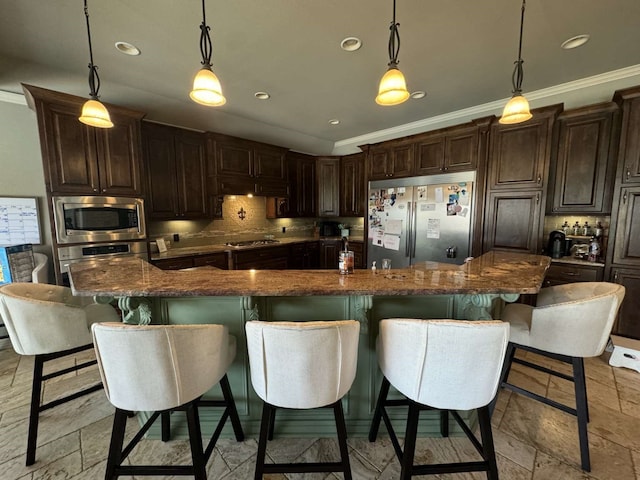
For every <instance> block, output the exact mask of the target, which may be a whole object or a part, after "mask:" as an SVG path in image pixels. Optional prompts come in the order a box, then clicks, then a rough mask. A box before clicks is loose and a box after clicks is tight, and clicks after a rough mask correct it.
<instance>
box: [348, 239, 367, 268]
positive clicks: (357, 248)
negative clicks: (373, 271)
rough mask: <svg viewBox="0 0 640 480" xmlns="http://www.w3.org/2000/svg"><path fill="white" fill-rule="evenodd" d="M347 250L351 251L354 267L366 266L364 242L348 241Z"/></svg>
mask: <svg viewBox="0 0 640 480" xmlns="http://www.w3.org/2000/svg"><path fill="white" fill-rule="evenodd" d="M349 250H352V251H353V266H354V267H355V268H367V266H366V265H365V263H366V260H365V258H364V242H349Z"/></svg>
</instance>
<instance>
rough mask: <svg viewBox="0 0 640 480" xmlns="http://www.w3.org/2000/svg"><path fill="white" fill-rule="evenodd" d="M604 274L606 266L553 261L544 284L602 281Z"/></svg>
mask: <svg viewBox="0 0 640 480" xmlns="http://www.w3.org/2000/svg"><path fill="white" fill-rule="evenodd" d="M603 274H604V267H601V266H597V265H577V264H568V263H552V264H551V266H550V267H549V270H547V274H546V275H545V277H544V282H543V286H545V287H551V286H553V285H562V284H565V283H574V282H600V281H602V279H603Z"/></svg>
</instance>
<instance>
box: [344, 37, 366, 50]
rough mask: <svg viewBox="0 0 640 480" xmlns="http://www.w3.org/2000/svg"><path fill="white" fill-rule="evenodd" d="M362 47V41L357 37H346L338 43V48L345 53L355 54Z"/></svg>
mask: <svg viewBox="0 0 640 480" xmlns="http://www.w3.org/2000/svg"><path fill="white" fill-rule="evenodd" d="M361 46H362V41H361V40H360V39H359V38H357V37H347V38H345V39H344V40H342V41H341V42H340V48H341V49H343V50H345V51H347V52H355V51H356V50H358V49H359V48H360V47H361Z"/></svg>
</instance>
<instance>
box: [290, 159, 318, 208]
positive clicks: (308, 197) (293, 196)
mask: <svg viewBox="0 0 640 480" xmlns="http://www.w3.org/2000/svg"><path fill="white" fill-rule="evenodd" d="M287 168H288V169H289V183H290V185H289V191H290V195H289V215H288V216H290V217H315V216H316V189H317V186H316V158H315V157H313V156H311V155H305V154H302V153H296V152H289V153H287Z"/></svg>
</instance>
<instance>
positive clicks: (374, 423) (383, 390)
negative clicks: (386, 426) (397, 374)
mask: <svg viewBox="0 0 640 480" xmlns="http://www.w3.org/2000/svg"><path fill="white" fill-rule="evenodd" d="M390 385H391V384H390V383H389V380H387V379H386V378H383V379H382V385H380V393H379V394H378V401H377V402H376V409H375V411H374V412H373V418H372V420H371V428H370V429H369V441H370V442H375V441H376V437H377V436H378V430H379V429H380V420H381V419H382V411H383V410H384V404H385V402H386V401H387V395H388V394H389V386H390Z"/></svg>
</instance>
